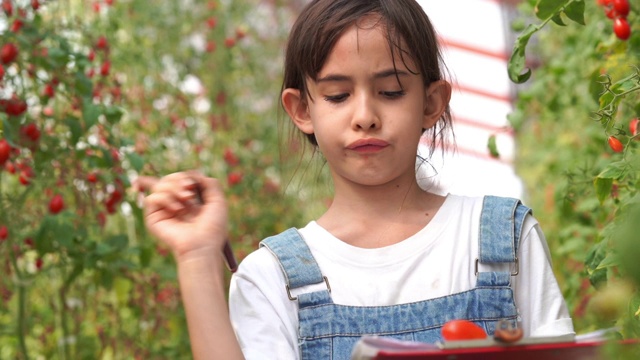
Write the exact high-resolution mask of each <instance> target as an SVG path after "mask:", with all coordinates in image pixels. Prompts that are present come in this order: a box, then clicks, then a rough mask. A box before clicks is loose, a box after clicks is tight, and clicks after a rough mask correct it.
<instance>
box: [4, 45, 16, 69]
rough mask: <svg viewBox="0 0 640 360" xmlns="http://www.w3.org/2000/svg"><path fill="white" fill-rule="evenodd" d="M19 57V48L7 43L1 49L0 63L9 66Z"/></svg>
mask: <svg viewBox="0 0 640 360" xmlns="http://www.w3.org/2000/svg"><path fill="white" fill-rule="evenodd" d="M16 57H18V47H17V46H16V45H15V44H14V43H6V44H4V45H3V46H2V49H0V61H2V63H3V64H8V63H10V62H12V61H13V60H15V59H16Z"/></svg>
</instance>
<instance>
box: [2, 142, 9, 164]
mask: <svg viewBox="0 0 640 360" xmlns="http://www.w3.org/2000/svg"><path fill="white" fill-rule="evenodd" d="M10 156H11V145H9V143H8V142H7V140H5V139H1V140H0V165H3V164H4V163H5V162H6V161H7V160H9V157H10Z"/></svg>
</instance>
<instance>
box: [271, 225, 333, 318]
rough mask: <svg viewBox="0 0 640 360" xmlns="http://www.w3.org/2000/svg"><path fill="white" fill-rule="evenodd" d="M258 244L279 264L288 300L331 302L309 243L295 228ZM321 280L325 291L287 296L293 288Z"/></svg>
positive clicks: (326, 281)
mask: <svg viewBox="0 0 640 360" xmlns="http://www.w3.org/2000/svg"><path fill="white" fill-rule="evenodd" d="M260 247H265V248H267V249H268V250H269V252H271V253H272V254H273V255H274V256H275V257H276V259H277V260H278V262H279V263H280V267H281V269H282V273H283V274H284V278H285V281H286V283H287V284H286V291H287V296H288V297H289V299H290V300H298V303H299V305H300V307H303V306H308V305H314V304H320V303H327V302H329V303H330V302H331V297H330V295H329V292H330V291H331V288H330V287H329V280H328V279H327V278H326V277H325V276H323V275H322V272H321V271H320V267H318V263H317V262H316V260H315V258H314V257H313V255H312V254H311V250H310V249H309V246H307V243H306V242H305V241H304V239H303V238H302V236H300V233H298V230H296V229H295V228H290V229H287V230H285V231H283V232H282V233H280V234H278V235H274V236H271V237H268V238H266V239H264V240H262V241H261V242H260ZM322 282H324V283H326V285H327V290H323V291H315V292H311V293H307V294H300V295H298V296H297V297H293V296H292V295H291V290H293V289H297V288H300V287H303V286H307V285H313V284H318V283H322Z"/></svg>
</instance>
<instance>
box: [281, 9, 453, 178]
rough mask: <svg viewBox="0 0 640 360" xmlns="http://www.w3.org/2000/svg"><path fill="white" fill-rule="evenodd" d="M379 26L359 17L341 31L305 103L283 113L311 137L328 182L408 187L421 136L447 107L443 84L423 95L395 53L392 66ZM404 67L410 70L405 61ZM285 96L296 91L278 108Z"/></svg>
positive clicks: (446, 88) (419, 79)
mask: <svg viewBox="0 0 640 360" xmlns="http://www.w3.org/2000/svg"><path fill="white" fill-rule="evenodd" d="M380 24H381V22H379V19H378V18H376V17H367V18H365V19H363V20H362V21H361V22H360V23H359V24H358V26H355V25H354V26H351V27H350V28H349V29H348V30H346V31H345V33H344V34H343V35H342V36H341V37H340V39H339V40H338V41H337V43H336V45H335V47H334V48H333V50H332V51H331V53H330V55H329V56H328V58H327V61H326V63H325V64H324V66H323V67H322V69H321V70H320V72H319V73H318V76H317V79H316V80H313V79H308V80H307V85H308V90H309V98H308V99H304V101H301V102H300V103H301V104H302V105H303V107H302V108H297V109H298V110H297V111H293V112H292V111H289V114H290V115H292V118H293V120H294V122H295V123H296V125H297V126H298V127H299V128H300V129H301V130H302V131H303V132H305V133H307V134H310V133H313V134H315V137H316V140H317V142H318V147H319V148H320V151H321V152H322V154H323V155H324V157H325V158H326V160H327V163H328V165H329V168H330V170H331V171H332V174H333V177H334V182H339V181H342V180H344V181H347V182H355V183H359V184H363V185H383V184H387V183H392V182H394V183H395V181H396V180H400V179H413V180H412V181H415V161H416V152H417V148H418V142H419V141H420V136H421V134H422V129H423V128H424V129H426V128H430V127H431V126H433V125H434V124H435V122H436V121H437V120H438V118H439V117H440V115H441V114H442V111H443V110H444V106H446V102H448V97H449V93H450V87H449V85H448V84H447V83H446V82H444V81H440V82H435V83H433V84H431V85H430V86H429V87H428V88H426V89H425V87H424V83H423V79H422V77H421V76H420V75H419V74H418V75H416V74H413V73H412V72H411V71H409V69H408V68H407V67H406V66H405V64H404V63H403V61H402V60H401V59H400V55H399V53H396V54H395V55H394V58H395V66H394V61H393V58H392V56H391V53H390V49H389V46H388V42H387V39H386V36H385V31H386V30H385V29H384V28H383V27H382V26H381V25H380ZM405 61H406V62H407V65H408V66H409V67H410V68H411V69H416V68H417V67H416V66H414V64H413V63H412V62H411V61H410V60H409V59H408V56H405ZM398 79H399V82H398ZM287 92H290V93H289V95H292V96H294V97H295V94H296V90H293V89H287V90H285V92H284V93H283V102H284V103H285V104H287V98H286V97H287ZM297 94H298V96H299V92H297ZM336 185H338V184H337V183H336Z"/></svg>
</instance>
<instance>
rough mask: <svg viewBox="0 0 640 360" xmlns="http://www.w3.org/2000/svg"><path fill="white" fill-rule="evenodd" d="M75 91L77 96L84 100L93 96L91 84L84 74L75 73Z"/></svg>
mask: <svg viewBox="0 0 640 360" xmlns="http://www.w3.org/2000/svg"><path fill="white" fill-rule="evenodd" d="M75 85H76V91H77V92H78V95H79V96H81V97H84V98H91V97H92V96H93V83H92V82H91V79H89V78H88V77H87V76H86V75H85V74H84V73H82V72H80V71H79V72H77V73H76V82H75Z"/></svg>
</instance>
